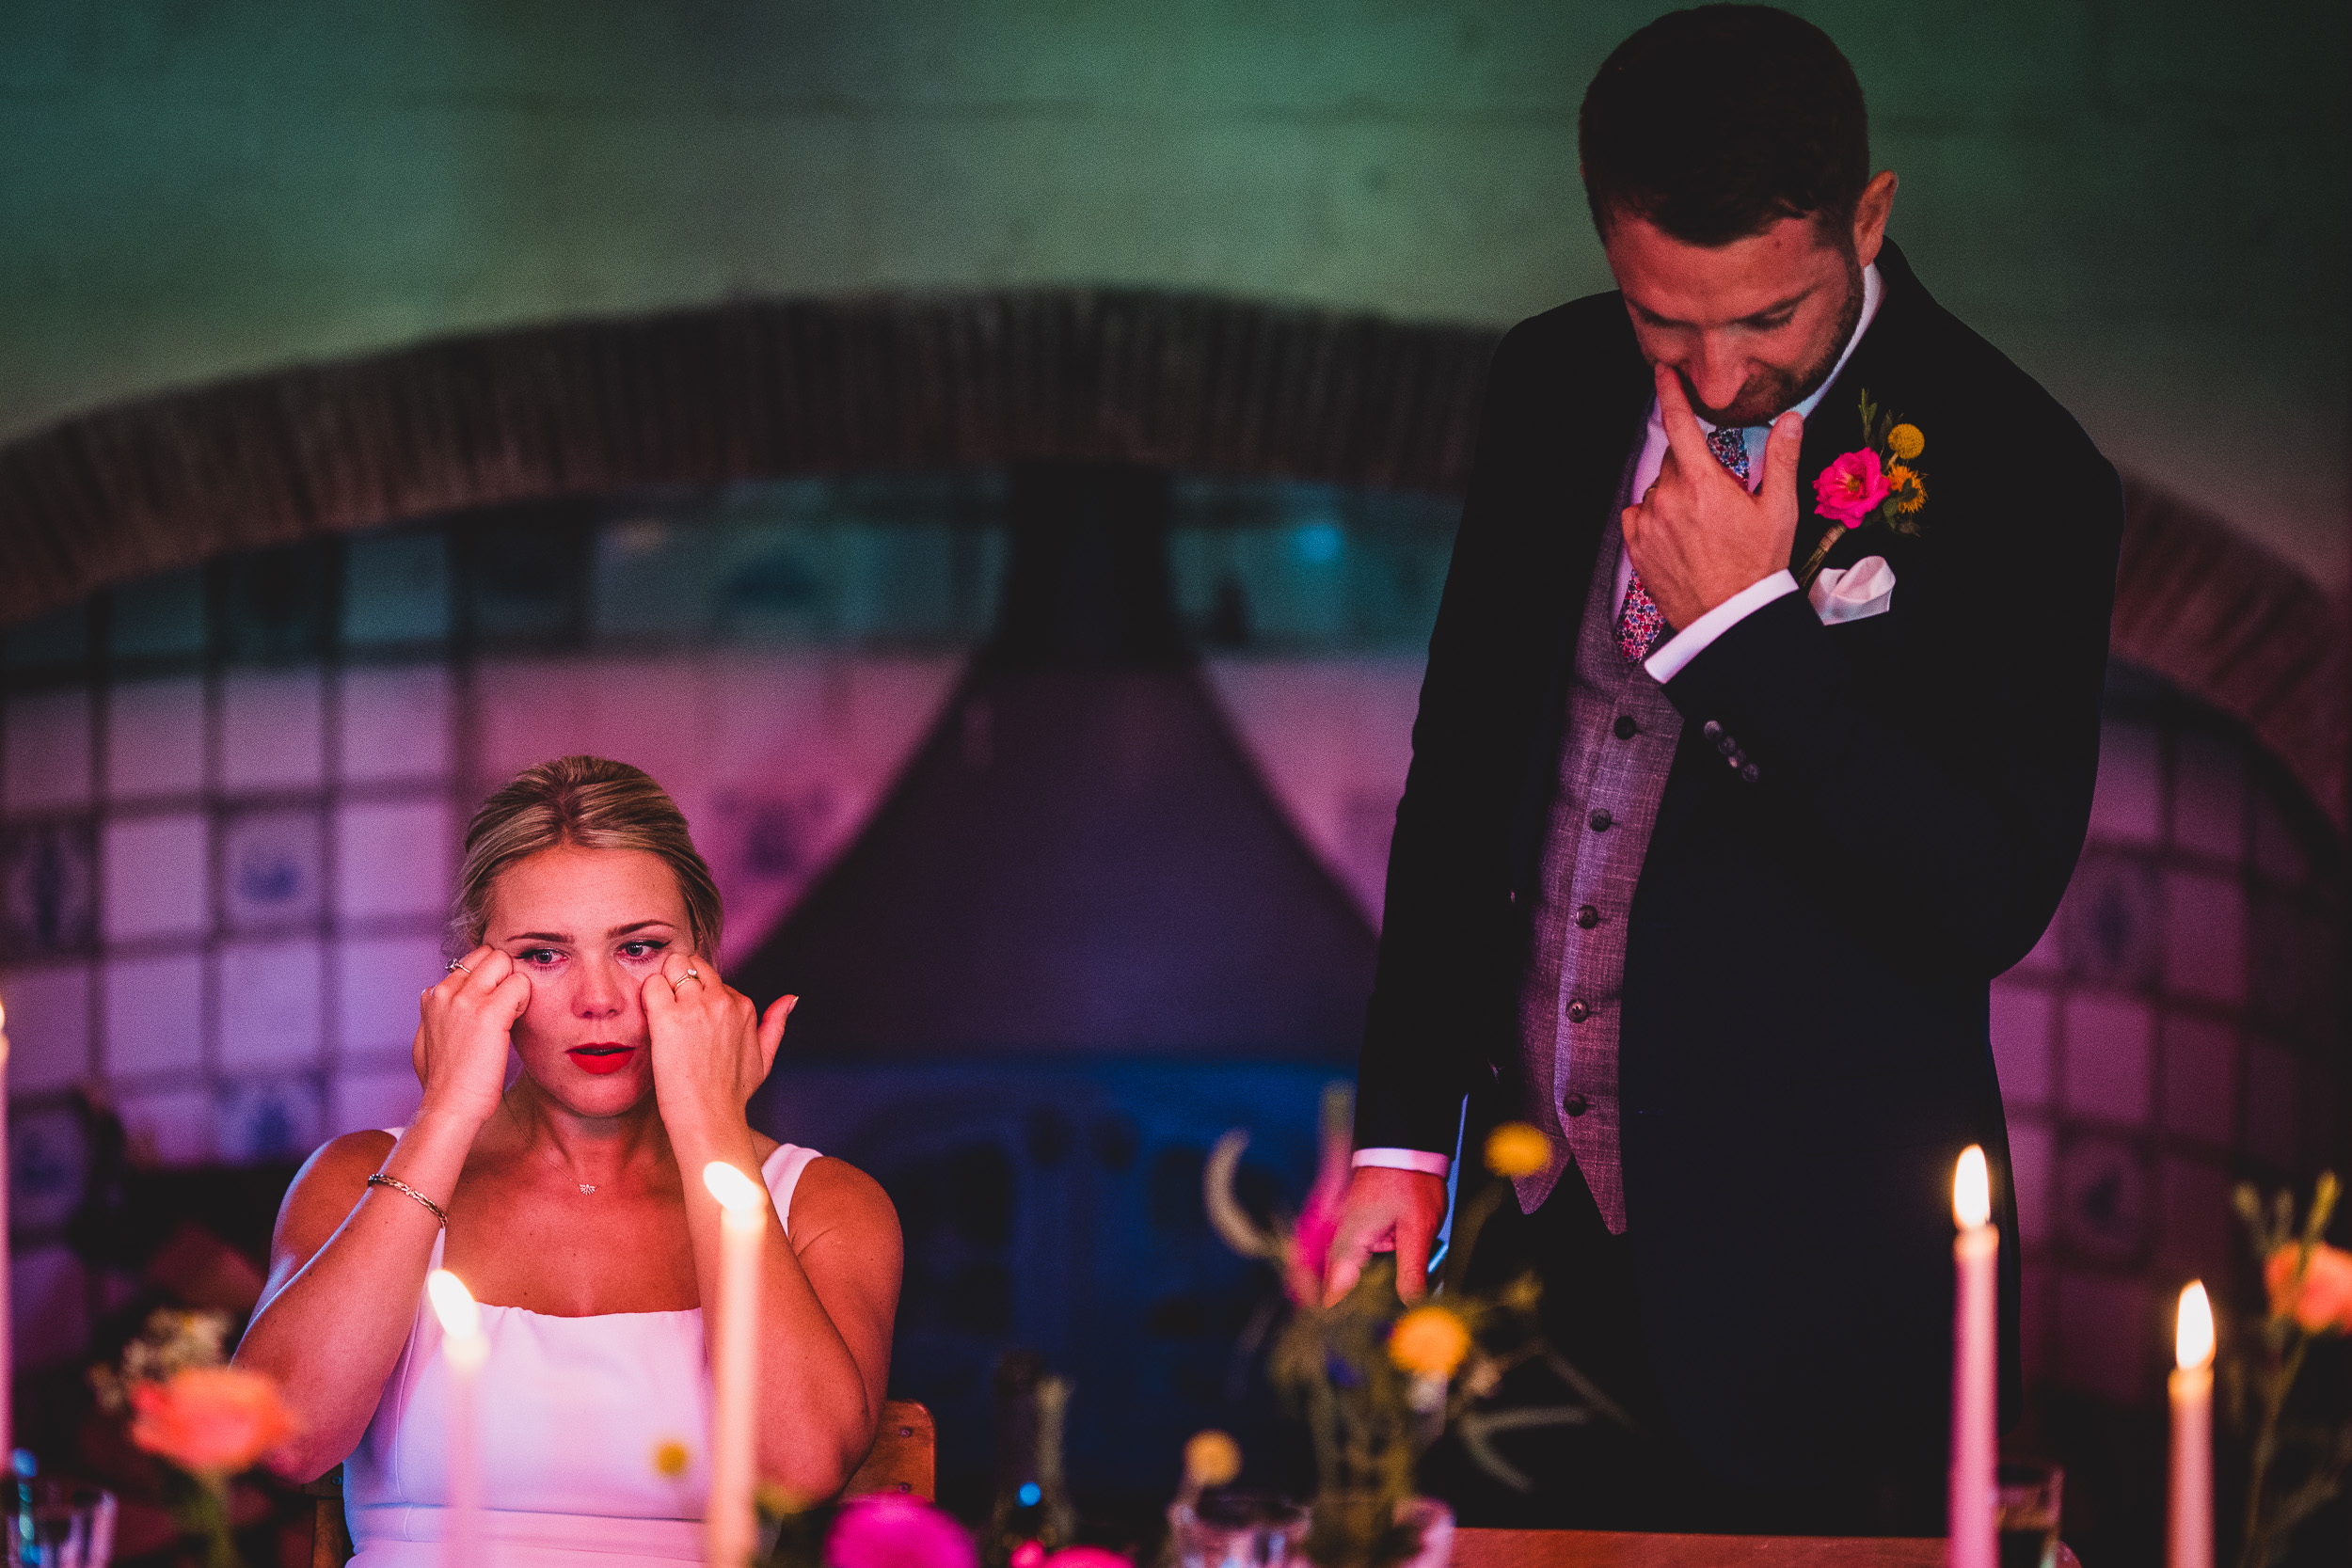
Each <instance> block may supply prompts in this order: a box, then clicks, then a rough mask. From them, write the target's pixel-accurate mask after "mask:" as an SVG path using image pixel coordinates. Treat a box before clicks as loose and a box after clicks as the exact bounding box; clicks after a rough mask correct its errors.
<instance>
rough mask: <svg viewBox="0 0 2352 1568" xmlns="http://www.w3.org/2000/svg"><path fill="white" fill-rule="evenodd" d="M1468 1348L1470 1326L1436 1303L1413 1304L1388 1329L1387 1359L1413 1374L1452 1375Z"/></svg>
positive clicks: (1447, 1308) (1467, 1352) (1451, 1311)
mask: <svg viewBox="0 0 2352 1568" xmlns="http://www.w3.org/2000/svg"><path fill="white" fill-rule="evenodd" d="M1468 1354H1470V1325H1469V1324H1468V1323H1464V1322H1463V1321H1462V1320H1461V1318H1460V1316H1459V1315H1458V1314H1456V1313H1455V1312H1454V1311H1453V1310H1452V1309H1451V1308H1449V1307H1439V1306H1438V1305H1437V1304H1436V1303H1435V1302H1432V1303H1430V1304H1428V1305H1427V1306H1424V1307H1414V1308H1413V1309H1412V1310H1411V1311H1410V1312H1407V1313H1406V1314H1405V1316H1403V1317H1401V1318H1399V1319H1397V1320H1396V1326H1395V1327H1393V1328H1391V1329H1390V1330H1389V1359H1390V1360H1391V1361H1393V1362H1395V1363H1396V1365H1397V1367H1398V1369H1399V1370H1403V1371H1407V1372H1411V1373H1412V1374H1413V1375H1414V1376H1416V1377H1452V1376H1453V1375H1454V1368H1456V1367H1458V1366H1460V1365H1461V1364H1462V1357H1464V1356H1465V1355H1468Z"/></svg>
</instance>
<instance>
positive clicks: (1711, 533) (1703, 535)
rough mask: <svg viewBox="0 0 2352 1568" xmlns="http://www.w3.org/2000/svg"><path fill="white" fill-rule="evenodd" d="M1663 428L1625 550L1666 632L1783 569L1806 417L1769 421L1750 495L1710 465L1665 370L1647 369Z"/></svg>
mask: <svg viewBox="0 0 2352 1568" xmlns="http://www.w3.org/2000/svg"><path fill="white" fill-rule="evenodd" d="M1652 369H1653V371H1654V373H1655V375H1656V379H1657V383H1658V410H1659V414H1660V416H1661V419H1662V420H1663V421H1664V423H1665V426H1666V442H1667V448H1668V450H1667V452H1666V461H1665V465H1664V466H1663V467H1661V468H1660V469H1659V471H1658V483H1656V484H1654V485H1652V486H1650V489H1649V493H1648V494H1647V495H1645V496H1644V497H1643V498H1642V499H1641V501H1640V503H1639V504H1638V505H1634V506H1629V507H1627V508H1626V509H1625V515H1624V517H1623V519H1622V521H1623V524H1624V528H1625V547H1626V551H1627V553H1628V554H1629V555H1631V556H1632V557H1633V566H1634V569H1635V570H1636V571H1638V572H1640V573H1641V574H1642V586H1643V587H1644V588H1645V589H1646V590H1648V592H1649V596H1650V597H1651V598H1653V599H1655V600H1657V601H1658V609H1659V610H1660V612H1661V614H1663V615H1664V616H1665V617H1666V622H1667V624H1668V625H1669V626H1689V625H1690V624H1691V623H1692V622H1693V621H1695V620H1697V619H1698V618H1699V617H1700V616H1702V615H1704V614H1706V613H1707V612H1708V610H1712V609H1714V608H1715V607H1716V606H1717V605H1719V604H1722V603H1723V602H1724V600H1725V599H1728V598H1730V597H1731V596H1732V595H1733V594H1737V593H1739V592H1740V590H1741V589H1743V588H1747V587H1749V586H1750V585H1752V584H1754V583H1757V582H1761V581H1762V580H1763V579H1764V578H1768V577H1771V576H1772V574H1773V573H1774V572H1777V571H1782V570H1784V569H1786V568H1787V566H1788V555H1789V551H1790V549H1791V548H1792V547H1793V546H1794V545H1795V543H1796V538H1797V456H1798V451H1799V450H1800V449H1801V448H1802V446H1803V445H1804V419H1803V417H1802V416H1800V415H1797V414H1794V413H1788V414H1783V415H1782V416H1781V417H1780V418H1779V419H1777V420H1774V421H1773V422H1772V438H1771V440H1769V441H1768V442H1767V443H1766V444H1765V447H1764V483H1763V484H1762V485H1761V486H1759V487H1758V489H1757V491H1756V494H1755V495H1753V496H1751V495H1750V494H1748V491H1747V486H1745V485H1743V484H1741V483H1740V481H1739V480H1738V479H1736V478H1734V477H1733V476H1732V474H1731V471H1730V470H1729V469H1727V468H1725V467H1724V466H1723V465H1722V464H1721V463H1719V462H1717V461H1716V460H1715V454H1714V453H1713V452H1711V451H1708V446H1707V433H1706V432H1705V431H1703V430H1701V429H1700V428H1699V422H1698V420H1697V418H1696V417H1695V416H1694V415H1692V412H1691V404H1690V400H1689V399H1688V398H1686V397H1684V396H1683V392H1682V377H1681V376H1680V375H1679V374H1677V372H1675V371H1674V369H1673V368H1672V367H1671V366H1666V365H1658V366H1654V367H1652Z"/></svg>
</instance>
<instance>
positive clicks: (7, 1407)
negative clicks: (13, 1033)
mask: <svg viewBox="0 0 2352 1568" xmlns="http://www.w3.org/2000/svg"><path fill="white" fill-rule="evenodd" d="M7 1236H8V1008H7V1007H6V1006H0V1254H5V1253H6V1251H7V1242H6V1238H7ZM8 1295H9V1291H8V1290H7V1288H6V1286H5V1282H0V1459H6V1458H8V1456H9V1455H11V1454H13V1453H15V1452H16V1433H15V1431H14V1426H13V1423H14V1422H15V1419H16V1328H15V1325H14V1324H13V1323H10V1322H9V1320H8Z"/></svg>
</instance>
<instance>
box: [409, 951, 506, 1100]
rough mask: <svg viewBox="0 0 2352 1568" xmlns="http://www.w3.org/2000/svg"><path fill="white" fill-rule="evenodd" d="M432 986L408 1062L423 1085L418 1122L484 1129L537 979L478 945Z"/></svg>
mask: <svg viewBox="0 0 2352 1568" xmlns="http://www.w3.org/2000/svg"><path fill="white" fill-rule="evenodd" d="M457 963H458V966H459V967H456V968H453V969H452V970H451V971H450V972H449V973H448V974H445V975H443V976H442V977H441V982H440V984H438V985H437V986H433V987H430V988H428V989H427V990H426V991H425V993H424V1000H423V1002H422V1003H421V1005H420V1006H419V1008H418V1011H419V1013H420V1015H421V1017H420V1021H419V1022H418V1024H417V1039H416V1044H415V1046H414V1047H413V1048H412V1050H411V1052H410V1058H411V1060H412V1061H413V1062H414V1063H415V1064H416V1069H417V1082H418V1083H419V1084H421V1085H423V1088H424V1100H423V1103H422V1105H421V1107H420V1109H419V1111H418V1113H417V1114H418V1117H419V1118H420V1119H423V1118H425V1117H434V1116H445V1117H451V1118H453V1119H454V1120H456V1121H459V1122H461V1123H463V1124H465V1125H468V1126H473V1127H479V1126H480V1125H481V1124H482V1123H483V1122H484V1121H485V1120H487V1119H488V1117H489V1115H490V1113H491V1112H492V1111H495V1110H497V1109H498V1104H499V1097H500V1096H501V1095H502V1094H504V1093H505V1092H506V1048H507V1044H508V1041H509V1037H511V1036H512V1035H513V1033H514V1030H515V1022H516V1020H517V1019H519V1018H521V1017H522V1016H523V1009H524V1008H526V1007H528V1006H531V976H530V975H528V974H524V973H523V972H522V971H521V970H519V969H517V968H516V967H515V960H514V959H512V958H508V957H507V956H506V955H505V954H503V953H501V952H500V951H499V950H498V949H497V948H495V947H477V948H475V949H474V950H473V951H472V952H470V953H469V954H467V955H466V956H465V957H464V958H460V959H458V960H457Z"/></svg>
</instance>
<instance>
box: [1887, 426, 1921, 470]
mask: <svg viewBox="0 0 2352 1568" xmlns="http://www.w3.org/2000/svg"><path fill="white" fill-rule="evenodd" d="M1886 450H1887V451H1891V452H1893V453H1894V454H1895V455H1896V456H1898V457H1899V458H1901V459H1902V460H1903V461H1904V462H1906V463H1908V462H1910V461H1911V460H1912V459H1913V458H1915V457H1916V456H1918V455H1919V454H1920V453H1921V452H1923V451H1927V450H1928V438H1927V437H1926V436H1922V435H1921V434H1919V427H1918V426H1917V425H1915V424H1899V425H1897V426H1896V427H1895V428H1894V429H1892V430H1890V431H1888V432H1887V433H1886Z"/></svg>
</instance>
